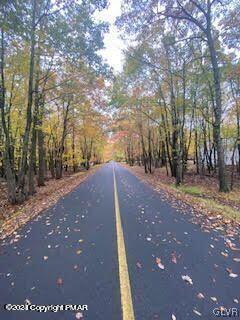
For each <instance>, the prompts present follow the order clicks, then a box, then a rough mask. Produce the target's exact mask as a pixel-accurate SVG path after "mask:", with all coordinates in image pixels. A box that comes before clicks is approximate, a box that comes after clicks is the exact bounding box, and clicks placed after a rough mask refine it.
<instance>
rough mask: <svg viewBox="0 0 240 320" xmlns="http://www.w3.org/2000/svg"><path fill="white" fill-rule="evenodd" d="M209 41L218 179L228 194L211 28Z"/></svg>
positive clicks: (208, 30) (208, 32) (216, 70)
mask: <svg viewBox="0 0 240 320" xmlns="http://www.w3.org/2000/svg"><path fill="white" fill-rule="evenodd" d="M207 39H208V46H209V52H210V57H211V63H212V68H213V79H214V91H215V101H216V104H215V108H214V116H215V123H214V131H215V139H216V140H215V142H216V149H217V161H218V179H219V191H222V192H228V191H229V187H228V183H227V179H226V170H225V161H224V151H223V146H222V138H221V122H222V97H221V84H220V74H219V66H218V61H217V53H216V49H215V46H214V41H213V38H212V35H211V30H210V28H208V29H207Z"/></svg>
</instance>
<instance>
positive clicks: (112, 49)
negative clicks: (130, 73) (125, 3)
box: [96, 0, 124, 73]
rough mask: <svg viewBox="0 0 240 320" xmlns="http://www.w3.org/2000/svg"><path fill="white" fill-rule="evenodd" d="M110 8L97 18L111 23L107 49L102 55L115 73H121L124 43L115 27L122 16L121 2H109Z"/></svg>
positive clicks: (107, 36)
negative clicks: (116, 21) (117, 19)
mask: <svg viewBox="0 0 240 320" xmlns="http://www.w3.org/2000/svg"><path fill="white" fill-rule="evenodd" d="M109 3H110V4H109V7H108V8H107V9H105V10H103V11H101V12H99V13H98V14H97V16H96V18H97V19H99V20H102V21H106V22H108V23H109V32H108V33H107V34H106V35H105V39H104V43H105V49H103V50H101V51H100V54H101V55H102V56H103V58H104V59H105V60H106V62H107V63H108V64H109V65H110V66H111V67H113V69H114V71H115V72H116V73H117V72H120V71H121V70H122V66H123V57H124V55H123V52H122V50H123V49H124V42H123V40H121V39H120V33H119V31H118V29H117V27H116V26H115V25H114V22H115V19H116V17H117V16H119V15H120V14H121V0H109Z"/></svg>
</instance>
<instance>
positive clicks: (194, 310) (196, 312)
mask: <svg viewBox="0 0 240 320" xmlns="http://www.w3.org/2000/svg"><path fill="white" fill-rule="evenodd" d="M193 312H194V313H195V314H197V315H198V316H200V317H201V316H202V314H201V312H199V311H197V310H196V309H193Z"/></svg>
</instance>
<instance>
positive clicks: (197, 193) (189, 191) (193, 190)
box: [173, 185, 204, 197]
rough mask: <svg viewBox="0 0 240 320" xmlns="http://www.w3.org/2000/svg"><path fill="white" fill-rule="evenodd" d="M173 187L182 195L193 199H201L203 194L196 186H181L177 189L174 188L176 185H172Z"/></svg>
mask: <svg viewBox="0 0 240 320" xmlns="http://www.w3.org/2000/svg"><path fill="white" fill-rule="evenodd" d="M173 187H174V188H175V189H177V190H180V191H182V192H183V193H186V194H190V195H192V196H195V197H201V196H203V194H204V191H203V190H202V188H200V187H198V186H191V185H181V186H179V187H176V185H173Z"/></svg>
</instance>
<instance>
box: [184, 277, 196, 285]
mask: <svg viewBox="0 0 240 320" xmlns="http://www.w3.org/2000/svg"><path fill="white" fill-rule="evenodd" d="M182 279H183V280H184V281H186V282H188V283H189V284H191V285H193V281H192V279H191V278H190V277H189V276H187V275H186V276H182Z"/></svg>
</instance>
